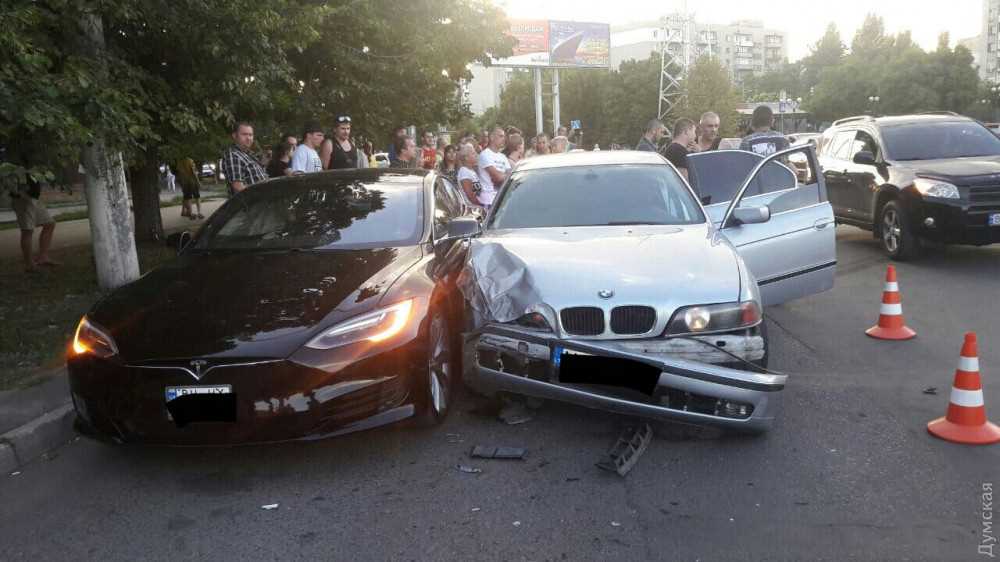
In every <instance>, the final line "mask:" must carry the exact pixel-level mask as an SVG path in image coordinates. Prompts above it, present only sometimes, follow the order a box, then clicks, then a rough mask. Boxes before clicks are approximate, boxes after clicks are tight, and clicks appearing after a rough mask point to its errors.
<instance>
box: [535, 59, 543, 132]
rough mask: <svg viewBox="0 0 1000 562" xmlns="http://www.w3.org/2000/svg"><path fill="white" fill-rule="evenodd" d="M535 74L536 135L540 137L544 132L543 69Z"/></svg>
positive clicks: (537, 69)
mask: <svg viewBox="0 0 1000 562" xmlns="http://www.w3.org/2000/svg"><path fill="white" fill-rule="evenodd" d="M534 72H535V134H536V135H539V134H541V133H542V131H543V126H544V124H543V123H542V69H541V68H536V69H534Z"/></svg>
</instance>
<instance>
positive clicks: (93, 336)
mask: <svg viewBox="0 0 1000 562" xmlns="http://www.w3.org/2000/svg"><path fill="white" fill-rule="evenodd" d="M71 352H72V354H73V355H75V356H80V355H88V354H89V355H94V356H96V357H101V358H108V357H111V356H113V355H117V354H118V346H117V345H115V340H114V339H112V338H111V336H110V335H109V334H108V333H107V331H105V330H104V329H103V328H101V327H100V326H98V325H97V324H94V323H93V322H91V321H90V320H88V319H87V317H86V316H84V317H83V318H81V319H80V323H79V324H77V326H76V333H75V334H73V345H72V346H71Z"/></svg>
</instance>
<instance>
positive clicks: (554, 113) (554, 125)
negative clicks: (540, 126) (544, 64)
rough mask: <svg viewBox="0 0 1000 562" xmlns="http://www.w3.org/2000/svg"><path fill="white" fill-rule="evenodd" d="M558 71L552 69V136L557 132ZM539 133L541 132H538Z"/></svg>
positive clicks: (558, 123)
mask: <svg viewBox="0 0 1000 562" xmlns="http://www.w3.org/2000/svg"><path fill="white" fill-rule="evenodd" d="M559 117H560V116H559V69H558V68H553V69H552V135H553V136H555V134H556V131H558V130H559V125H560V124H561V123H560V122H559V120H560V119H559ZM539 132H541V131H539Z"/></svg>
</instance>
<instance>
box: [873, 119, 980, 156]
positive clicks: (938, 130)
mask: <svg viewBox="0 0 1000 562" xmlns="http://www.w3.org/2000/svg"><path fill="white" fill-rule="evenodd" d="M882 136H883V137H884V138H885V150H886V154H887V156H888V157H889V159H890V160H937V159H942V158H963V157H969V156H997V155H1000V139H998V138H997V136H996V135H994V134H993V133H991V132H990V131H989V130H988V129H987V128H986V127H983V126H982V125H980V124H979V123H975V122H972V121H952V122H946V123H941V122H935V123H910V124H905V125H887V126H883V127H882Z"/></svg>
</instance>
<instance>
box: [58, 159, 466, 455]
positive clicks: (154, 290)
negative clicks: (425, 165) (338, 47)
mask: <svg viewBox="0 0 1000 562" xmlns="http://www.w3.org/2000/svg"><path fill="white" fill-rule="evenodd" d="M478 230H479V225H478V222H477V221H476V219H475V218H471V217H470V216H468V209H467V208H465V207H464V206H463V204H462V199H461V197H460V196H459V194H458V193H457V192H455V191H454V189H453V188H452V186H451V185H450V184H449V183H448V182H445V181H442V180H441V179H439V178H438V177H437V176H436V175H435V174H425V173H424V172H422V171H404V170H391V169H389V170H386V169H382V170H380V169H369V170H350V171H331V172H322V173H317V174H310V175H305V176H297V177H290V178H281V179H275V180H271V181H268V182H266V183H263V184H259V185H255V186H253V187H251V188H250V189H248V190H246V191H244V192H243V193H240V194H239V195H237V196H235V197H233V198H232V199H231V200H230V201H228V202H227V203H226V204H225V205H223V206H222V207H221V208H220V209H219V210H218V211H217V212H216V213H215V214H214V215H212V217H211V218H210V219H209V220H208V221H207V222H206V223H205V225H204V226H203V228H202V229H201V230H200V231H199V232H198V234H196V235H195V236H194V237H193V238H192V237H190V236H187V235H183V236H182V237H181V239H182V242H181V246H180V250H179V256H178V257H177V258H176V259H175V260H173V261H171V262H170V263H168V264H165V265H163V266H161V267H159V268H157V269H154V270H153V271H151V272H149V273H148V274H146V275H144V276H143V277H142V278H140V279H139V280H137V281H135V282H133V283H130V284H128V285H126V286H124V287H121V288H119V289H117V290H116V291H114V292H112V293H111V294H109V295H108V296H106V297H105V298H104V299H102V300H101V301H100V302H98V303H97V304H96V305H95V306H94V307H93V309H91V310H90V311H89V312H88V313H87V314H86V316H84V317H83V318H82V319H81V320H80V323H79V327H78V328H77V331H76V336H75V338H74V340H73V344H72V346H71V350H70V352H69V357H68V359H67V364H68V370H69V377H70V385H71V390H72V395H73V403H74V405H75V407H76V412H77V427H78V428H79V429H80V430H81V432H82V433H84V434H87V435H90V436H94V437H98V438H110V439H112V440H114V441H120V442H145V443H162V444H173V445H211V444H238V443H258V442H271V441H284V440H292V439H314V438H322V437H328V436H333V435H338V434H342V433H347V432H351V431H357V430H361V429H366V428H370V427H375V426H379V425H383V424H387V423H391V422H394V421H398V420H402V419H404V418H409V417H411V416H418V417H420V418H421V419H423V420H424V421H427V422H430V423H434V422H438V421H440V420H442V419H443V418H444V416H445V415H446V414H447V413H448V409H449V406H450V404H451V398H452V392H453V389H454V387H455V386H454V385H455V379H456V377H457V376H458V373H460V370H459V369H458V366H457V361H458V360H460V353H459V352H458V350H459V348H460V346H459V345H458V340H457V339H456V338H457V337H458V328H459V327H460V323H459V318H460V314H461V310H462V306H461V297H460V293H459V291H457V290H455V289H454V283H455V277H456V276H457V274H458V272H459V269H460V267H461V264H462V263H463V261H464V259H463V258H464V253H465V252H466V248H467V244H466V243H465V242H464V240H463V239H464V238H467V237H468V236H470V235H472V234H474V233H476V232H478Z"/></svg>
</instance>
